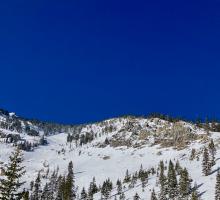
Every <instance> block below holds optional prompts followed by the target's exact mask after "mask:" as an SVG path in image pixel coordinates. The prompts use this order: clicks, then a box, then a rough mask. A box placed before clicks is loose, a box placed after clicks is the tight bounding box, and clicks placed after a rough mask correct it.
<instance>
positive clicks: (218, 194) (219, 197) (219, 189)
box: [215, 172, 220, 200]
mask: <svg viewBox="0 0 220 200" xmlns="http://www.w3.org/2000/svg"><path fill="white" fill-rule="evenodd" d="M215 200H220V172H218V173H217V176H216V185H215Z"/></svg>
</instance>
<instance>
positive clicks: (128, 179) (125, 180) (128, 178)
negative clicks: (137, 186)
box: [124, 170, 131, 183]
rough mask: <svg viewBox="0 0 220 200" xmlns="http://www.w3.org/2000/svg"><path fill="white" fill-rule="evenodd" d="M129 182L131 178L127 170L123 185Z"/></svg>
mask: <svg viewBox="0 0 220 200" xmlns="http://www.w3.org/2000/svg"><path fill="white" fill-rule="evenodd" d="M130 181H131V176H130V174H129V172H128V170H127V171H126V174H125V178H124V183H128V182H130Z"/></svg>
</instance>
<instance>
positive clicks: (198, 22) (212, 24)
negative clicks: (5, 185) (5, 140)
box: [0, 0, 220, 123]
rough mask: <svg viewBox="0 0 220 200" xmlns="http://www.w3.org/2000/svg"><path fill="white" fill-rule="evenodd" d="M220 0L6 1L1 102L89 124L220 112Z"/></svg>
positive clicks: (28, 113)
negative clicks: (157, 114) (133, 117)
mask: <svg viewBox="0 0 220 200" xmlns="http://www.w3.org/2000/svg"><path fill="white" fill-rule="evenodd" d="M219 10H220V2H218V1H193V0H192V1H155V0H154V1H146V0H145V1H129V0H127V1H125V0H121V1H120V0H117V1H116V0H111V1H87V0H84V1H47V0H44V1H43V0H38V1H14V0H11V1H10V0H9V1H1V2H0V25H1V31H0V70H1V71H0V72H1V77H0V85H1V93H0V94H1V95H0V107H2V108H5V109H8V110H9V111H15V112H16V113H17V114H19V115H22V116H24V117H30V118H38V119H43V120H49V121H55V122H62V123H84V122H90V121H97V120H102V119H106V118H110V117H113V116H120V115H124V114H135V115H146V114H148V113H151V112H161V113H166V114H170V115H174V116H183V117H186V118H196V117H198V116H201V117H206V116H210V117H218V118H220V106H219V102H220V92H219V86H220V78H219V74H220V67H219V66H220V57H219V55H220V37H219V35H220V12H219Z"/></svg>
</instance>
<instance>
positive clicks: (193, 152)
mask: <svg viewBox="0 0 220 200" xmlns="http://www.w3.org/2000/svg"><path fill="white" fill-rule="evenodd" d="M195 157H196V150H195V149H192V150H191V155H190V158H189V160H194V159H195Z"/></svg>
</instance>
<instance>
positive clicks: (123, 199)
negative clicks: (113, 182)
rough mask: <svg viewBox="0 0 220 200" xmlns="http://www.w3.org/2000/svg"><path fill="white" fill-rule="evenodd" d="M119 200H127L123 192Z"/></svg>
mask: <svg viewBox="0 0 220 200" xmlns="http://www.w3.org/2000/svg"><path fill="white" fill-rule="evenodd" d="M119 200H125V194H124V192H122V193H121V194H120V196H119Z"/></svg>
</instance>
